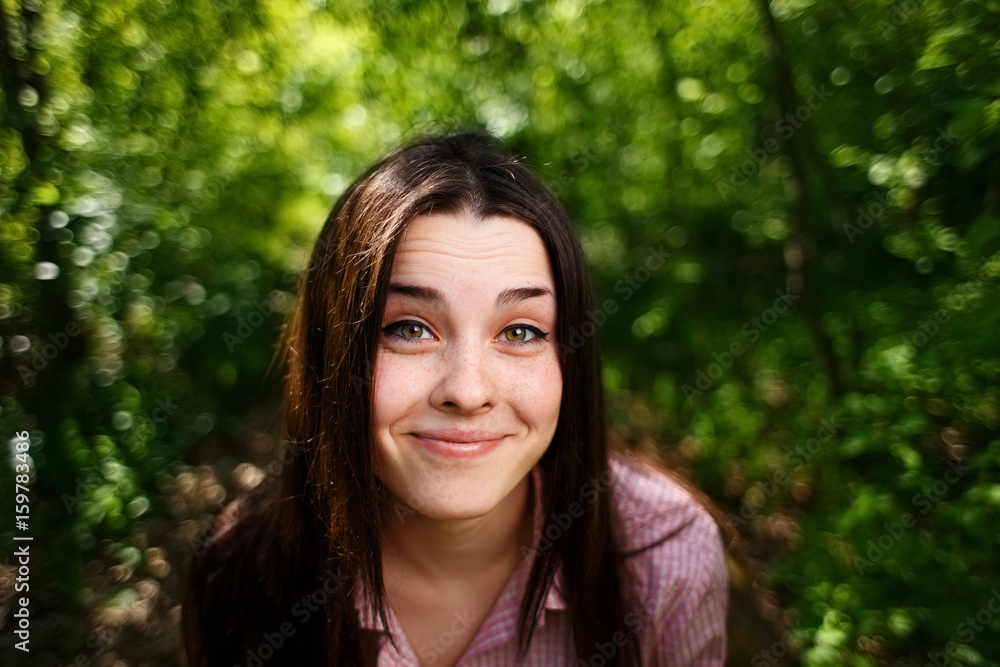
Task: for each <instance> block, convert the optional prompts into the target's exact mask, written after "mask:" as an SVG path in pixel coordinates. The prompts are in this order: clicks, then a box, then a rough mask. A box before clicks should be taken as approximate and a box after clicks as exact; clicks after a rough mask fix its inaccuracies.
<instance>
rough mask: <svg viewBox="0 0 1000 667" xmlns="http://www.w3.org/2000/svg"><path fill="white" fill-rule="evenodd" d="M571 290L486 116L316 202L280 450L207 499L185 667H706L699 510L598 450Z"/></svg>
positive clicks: (551, 238)
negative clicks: (208, 517)
mask: <svg viewBox="0 0 1000 667" xmlns="http://www.w3.org/2000/svg"><path fill="white" fill-rule="evenodd" d="M593 308H594V306H593V295H592V288H591V283H590V277H589V272H588V268H587V264H586V259H585V257H584V254H583V251H582V247H581V245H580V242H579V240H578V238H577V235H576V232H575V231H574V228H573V226H572V224H571V223H570V221H569V219H568V217H567V215H566V213H565V212H564V210H563V208H562V207H561V206H560V204H559V203H558V201H557V200H556V198H555V197H554V196H553V194H552V193H551V192H550V191H549V190H548V189H547V188H546V187H545V186H544V185H543V184H542V183H541V182H540V181H539V179H538V178H537V177H536V176H534V175H533V174H532V173H531V172H530V171H529V170H528V169H527V168H525V167H524V166H523V165H521V164H519V163H518V162H517V161H516V160H515V159H513V158H511V157H508V156H506V155H504V154H503V153H502V152H500V151H499V150H498V149H497V148H496V147H495V146H494V145H493V142H492V141H491V139H490V138H489V137H487V136H484V135H481V134H477V133H460V134H447V135H442V136H436V137H431V138H428V139H425V140H421V141H418V142H415V143H413V144H411V145H409V146H407V147H405V148H403V149H401V150H399V151H397V152H395V153H393V154H392V155H390V156H388V157H387V158H385V159H384V160H382V161H381V162H379V163H378V164H376V165H375V166H374V167H373V168H372V169H371V170H369V171H368V173H366V174H365V175H364V176H362V177H361V178H359V179H358V180H357V181H356V182H355V183H354V184H353V185H352V186H351V187H350V188H349V189H348V190H347V192H346V193H345V194H344V195H343V196H342V197H341V199H340V201H339V202H338V203H337V205H336V206H335V207H334V209H333V212H332V214H331V215H330V217H329V219H328V220H327V223H326V225H325V226H324V228H323V230H322V231H321V232H320V237H319V240H318V242H317V244H316V247H315V250H314V252H313V254H312V258H311V261H310V263H309V267H308V271H307V272H306V274H305V275H304V277H303V279H302V284H301V287H300V290H299V293H298V298H297V302H296V304H295V309H294V315H293V318H292V320H291V323H290V326H289V328H288V331H287V332H286V340H285V345H284V349H285V351H286V353H287V360H286V361H287V366H288V378H287V394H286V406H285V412H286V431H287V444H288V449H286V450H285V455H284V456H283V458H282V460H283V461H284V463H285V464H286V465H285V466H284V468H283V472H282V474H281V476H280V478H279V479H278V480H277V483H276V484H274V485H271V486H268V485H264V486H262V487H260V488H259V489H258V490H257V492H255V494H254V496H253V497H252V498H248V499H246V500H245V501H244V502H241V503H239V504H237V505H235V506H233V507H231V508H230V510H229V511H228V512H226V513H224V516H223V517H220V519H219V522H218V524H217V527H216V529H215V530H213V531H212V534H211V538H210V539H209V540H207V542H206V546H205V547H204V549H203V551H202V552H201V553H200V554H198V555H197V557H196V558H195V561H194V563H193V565H192V571H191V578H190V582H189V591H188V594H187V597H186V599H185V604H184V628H185V641H186V649H187V653H188V658H189V662H190V664H191V665H195V666H203V665H213V666H215V665H220V666H221V665H224V666H226V667H229V666H230V665H241V666H243V665H245V666H248V667H253V666H255V665H262V664H265V663H267V662H269V661H270V662H271V663H272V664H296V665H300V664H302V665H422V666H424V667H427V666H430V665H434V666H441V667H450V666H451V665H463V666H465V665H468V666H472V665H513V664H524V665H564V664H565V665H595V666H596V665H640V664H641V665H663V666H666V665H671V666H678V665H721V664H722V662H723V659H724V649H725V617H726V609H727V575H726V561H725V556H724V547H723V543H722V539H721V537H720V532H719V529H718V528H717V525H716V522H715V521H714V520H713V518H712V516H711V515H710V514H709V512H708V511H706V510H705V509H703V506H702V504H701V503H700V502H699V501H697V500H695V498H694V496H693V495H692V494H691V493H689V492H688V491H686V490H685V489H684V488H683V487H682V485H681V484H679V483H678V482H677V481H675V480H674V478H673V477H672V476H670V475H669V474H668V473H666V472H665V471H662V470H660V469H658V468H657V467H655V466H653V465H650V464H648V463H646V462H643V461H642V460H641V459H640V457H638V456H636V455H633V454H630V453H628V452H625V451H624V449H623V448H621V447H612V446H610V445H609V434H608V432H607V428H606V425H605V405H604V395H603V389H602V385H601V362H600V355H599V350H598V347H597V344H596V337H595V336H589V337H584V338H583V341H582V343H581V342H580V340H579V338H576V339H575V340H574V342H575V343H576V344H575V345H570V344H568V342H567V341H569V340H570V338H569V332H570V331H571V330H575V331H581V330H585V329H583V328H582V327H581V325H582V324H583V323H584V321H585V314H586V313H587V312H588V311H592V310H593Z"/></svg>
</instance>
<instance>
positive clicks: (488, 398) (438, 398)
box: [431, 340, 497, 414]
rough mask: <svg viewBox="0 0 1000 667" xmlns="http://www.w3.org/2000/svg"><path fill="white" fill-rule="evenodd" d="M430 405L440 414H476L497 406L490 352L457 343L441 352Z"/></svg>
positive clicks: (463, 342) (470, 344) (476, 346)
mask: <svg viewBox="0 0 1000 667" xmlns="http://www.w3.org/2000/svg"><path fill="white" fill-rule="evenodd" d="M439 378H440V379H439V381H438V383H437V385H436V386H435V388H434V391H433V393H432V395H431V401H432V402H433V403H434V405H436V406H437V407H439V408H441V409H443V410H449V411H453V412H461V413H468V414H478V413H479V412H485V411H488V410H490V409H492V407H493V406H494V404H495V403H496V389H497V386H496V373H495V372H493V369H491V368H490V361H489V351H488V350H486V349H485V348H484V347H483V346H481V345H477V344H476V343H475V342H473V341H471V340H465V341H461V342H459V341H456V342H455V343H454V344H453V345H449V346H448V349H446V350H445V351H444V354H443V356H442V359H441V364H440V376H439Z"/></svg>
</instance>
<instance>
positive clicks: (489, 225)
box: [392, 213, 555, 291]
mask: <svg viewBox="0 0 1000 667" xmlns="http://www.w3.org/2000/svg"><path fill="white" fill-rule="evenodd" d="M392 277H393V280H400V279H409V278H419V277H426V278H430V279H433V278H435V277H437V278H442V279H449V280H450V281H455V280H461V281H464V282H473V283H480V284H483V285H492V287H493V291H496V290H498V289H500V288H501V287H505V286H509V285H506V284H504V285H500V284H497V283H498V281H500V282H503V283H508V282H511V281H516V282H518V283H524V282H530V283H531V284H536V285H538V286H545V287H549V288H550V289H553V290H554V287H555V283H554V280H553V277H552V267H551V264H550V261H549V255H548V252H547V251H546V249H545V244H544V242H543V241H542V237H541V235H540V234H539V233H538V232H537V231H536V230H535V229H534V228H533V227H532V226H531V225H529V224H528V223H526V222H523V221H521V220H518V219H516V218H509V217H491V218H486V219H476V218H473V217H471V216H469V215H468V214H466V213H449V214H430V215H422V216H418V217H416V218H414V219H413V220H412V221H411V222H410V224H409V225H408V226H407V228H406V230H405V232H404V235H403V239H402V241H401V242H400V245H399V248H398V250H397V252H396V257H395V259H394V261H393V267H392ZM517 286H521V285H520V284H518V285H517Z"/></svg>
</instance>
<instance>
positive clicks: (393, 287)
mask: <svg viewBox="0 0 1000 667" xmlns="http://www.w3.org/2000/svg"><path fill="white" fill-rule="evenodd" d="M389 293H390V294H402V295H404V296H409V297H412V298H414V299H419V300H421V301H429V302H431V303H434V304H437V305H444V303H445V298H444V295H443V294H441V292H440V291H438V290H436V289H434V288H433V287H424V286H422V285H402V284H399V283H391V284H390V285H389ZM542 296H551V297H553V298H555V295H554V294H553V293H552V290H550V289H549V288H548V287H510V288H508V289H505V290H504V291H502V292H500V293H499V294H497V298H496V302H495V304H494V308H502V307H503V306H506V305H510V304H515V303H520V302H521V301H525V300H527V299H534V298H537V297H542Z"/></svg>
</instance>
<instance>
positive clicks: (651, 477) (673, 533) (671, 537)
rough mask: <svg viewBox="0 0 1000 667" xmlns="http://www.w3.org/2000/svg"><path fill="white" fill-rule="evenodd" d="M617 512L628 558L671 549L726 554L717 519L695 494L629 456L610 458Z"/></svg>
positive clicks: (663, 473) (624, 551)
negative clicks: (655, 550)
mask: <svg viewBox="0 0 1000 667" xmlns="http://www.w3.org/2000/svg"><path fill="white" fill-rule="evenodd" d="M609 464H610V468H611V474H612V489H613V492H612V507H613V510H614V512H615V514H616V518H617V519H618V520H619V522H620V526H619V531H620V537H619V544H620V550H621V551H622V552H623V553H624V554H625V555H628V554H632V553H636V552H642V551H646V550H650V549H656V548H658V547H667V546H669V548H670V549H672V550H677V549H684V548H685V547H687V548H699V549H717V550H718V551H719V552H720V553H721V551H722V537H721V534H720V532H719V528H718V526H717V524H716V522H715V519H714V518H713V517H712V515H711V513H709V511H708V509H706V507H705V505H703V504H702V502H700V501H699V500H698V499H696V498H695V496H694V493H693V492H692V491H691V490H689V489H688V488H686V487H685V485H684V484H683V483H682V482H681V481H679V478H674V477H672V476H670V475H668V474H667V473H665V472H664V471H661V470H658V469H656V468H654V467H652V466H650V465H648V464H646V463H644V462H642V461H640V460H638V459H636V458H633V457H631V456H628V455H625V454H617V453H616V454H615V455H613V456H612V457H611V459H610V461H609Z"/></svg>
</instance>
